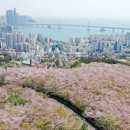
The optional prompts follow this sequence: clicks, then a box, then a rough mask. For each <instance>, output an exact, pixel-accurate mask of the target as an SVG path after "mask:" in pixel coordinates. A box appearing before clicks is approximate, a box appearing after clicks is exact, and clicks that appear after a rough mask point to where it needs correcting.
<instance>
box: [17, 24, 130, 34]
mask: <svg viewBox="0 0 130 130" xmlns="http://www.w3.org/2000/svg"><path fill="white" fill-rule="evenodd" d="M18 26H24V27H42V28H43V27H47V28H52V27H58V28H59V29H60V28H61V27H74V28H85V29H86V30H88V31H89V30H91V29H92V28H95V29H100V31H105V30H106V29H110V30H112V31H113V32H114V31H115V30H121V31H122V32H124V31H130V28H126V27H112V26H92V25H91V26H90V25H78V24H47V23H40V24H39V23H33V24H18Z"/></svg>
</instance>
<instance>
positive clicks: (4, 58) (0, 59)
mask: <svg viewBox="0 0 130 130" xmlns="http://www.w3.org/2000/svg"><path fill="white" fill-rule="evenodd" d="M11 60H12V57H11V56H9V55H8V54H3V55H0V66H2V65H3V63H9V62H10V61H11Z"/></svg>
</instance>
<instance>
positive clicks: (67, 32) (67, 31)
mask: <svg viewBox="0 0 130 130" xmlns="http://www.w3.org/2000/svg"><path fill="white" fill-rule="evenodd" d="M34 19H35V20H36V23H42V24H59V25H60V24H76V25H90V26H91V25H95V26H111V27H122V28H123V27H124V28H130V20H128V19H127V20H124V19H123V20H122V19H76V18H73V19H70V18H34ZM16 30H17V31H18V32H23V33H26V34H27V33H42V34H43V35H44V36H45V37H49V38H52V39H54V40H62V41H67V40H68V38H69V37H88V36H89V35H94V34H122V33H124V34H125V33H127V32H128V31H124V32H122V30H114V32H113V30H112V29H105V31H103V32H101V31H100V29H94V28H90V30H89V31H88V29H87V28H75V27H61V28H59V27H53V26H52V27H51V28H48V27H45V26H44V27H34V26H32V27H23V26H22V27H20V26H19V27H17V29H16Z"/></svg>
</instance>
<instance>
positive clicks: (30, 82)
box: [21, 79, 35, 89]
mask: <svg viewBox="0 0 130 130" xmlns="http://www.w3.org/2000/svg"><path fill="white" fill-rule="evenodd" d="M21 85H22V87H24V88H25V87H28V88H32V89H34V88H35V83H34V82H33V80H32V79H27V80H24V81H23V82H22V83H21Z"/></svg>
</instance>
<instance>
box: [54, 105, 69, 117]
mask: <svg viewBox="0 0 130 130" xmlns="http://www.w3.org/2000/svg"><path fill="white" fill-rule="evenodd" d="M55 113H58V114H59V115H60V116H61V117H64V118H65V117H67V115H68V113H67V111H66V110H65V109H64V108H63V107H61V106H59V107H57V108H56V110H55Z"/></svg>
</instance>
